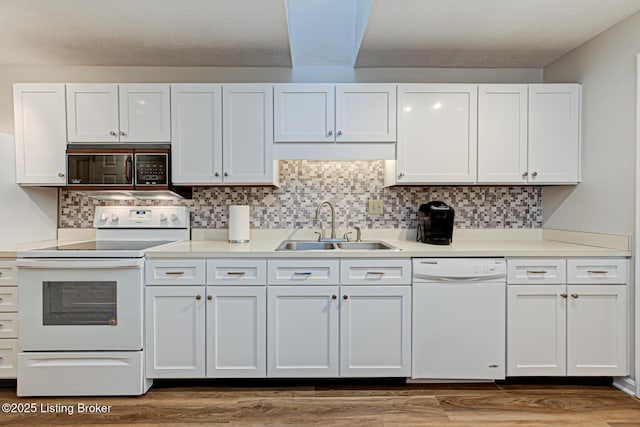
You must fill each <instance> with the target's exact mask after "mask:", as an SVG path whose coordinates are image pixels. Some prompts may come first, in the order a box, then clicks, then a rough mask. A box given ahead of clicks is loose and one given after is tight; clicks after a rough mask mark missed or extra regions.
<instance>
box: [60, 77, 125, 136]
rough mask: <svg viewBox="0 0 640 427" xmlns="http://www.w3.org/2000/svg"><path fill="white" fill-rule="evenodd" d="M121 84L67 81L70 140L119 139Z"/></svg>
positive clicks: (68, 133) (68, 134) (68, 131)
mask: <svg viewBox="0 0 640 427" xmlns="http://www.w3.org/2000/svg"><path fill="white" fill-rule="evenodd" d="M119 131H120V125H119V123H118V85H114V84H68V85H67V140H68V141H69V142H118V141H119V140H120V136H119Z"/></svg>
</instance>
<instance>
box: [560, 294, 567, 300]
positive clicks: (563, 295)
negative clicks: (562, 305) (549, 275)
mask: <svg viewBox="0 0 640 427" xmlns="http://www.w3.org/2000/svg"><path fill="white" fill-rule="evenodd" d="M560 296H561V297H562V298H564V299H567V296H568V295H567V294H560Z"/></svg>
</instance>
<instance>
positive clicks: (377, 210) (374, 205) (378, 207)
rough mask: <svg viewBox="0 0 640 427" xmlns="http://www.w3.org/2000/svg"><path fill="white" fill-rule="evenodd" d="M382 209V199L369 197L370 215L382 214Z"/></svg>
mask: <svg viewBox="0 0 640 427" xmlns="http://www.w3.org/2000/svg"><path fill="white" fill-rule="evenodd" d="M382 211H383V204H382V200H373V199H369V215H381V214H382Z"/></svg>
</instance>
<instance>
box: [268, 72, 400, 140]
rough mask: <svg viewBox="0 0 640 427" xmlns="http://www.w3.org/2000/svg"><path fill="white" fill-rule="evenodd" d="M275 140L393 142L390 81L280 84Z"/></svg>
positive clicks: (393, 95) (393, 96)
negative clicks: (385, 82)
mask: <svg viewBox="0 0 640 427" xmlns="http://www.w3.org/2000/svg"><path fill="white" fill-rule="evenodd" d="M274 115H275V120H274V140H275V142H338V143H339V142H394V141H395V140H396V86H395V85H394V84H340V85H331V84H280V85H276V86H275V94H274Z"/></svg>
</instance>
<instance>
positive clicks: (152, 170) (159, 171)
mask: <svg viewBox="0 0 640 427" xmlns="http://www.w3.org/2000/svg"><path fill="white" fill-rule="evenodd" d="M167 160H168V155H167V154H138V153H136V184H148V185H167V184H168V182H169V181H168V176H167Z"/></svg>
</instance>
